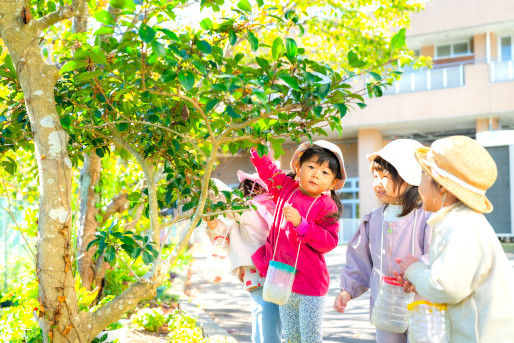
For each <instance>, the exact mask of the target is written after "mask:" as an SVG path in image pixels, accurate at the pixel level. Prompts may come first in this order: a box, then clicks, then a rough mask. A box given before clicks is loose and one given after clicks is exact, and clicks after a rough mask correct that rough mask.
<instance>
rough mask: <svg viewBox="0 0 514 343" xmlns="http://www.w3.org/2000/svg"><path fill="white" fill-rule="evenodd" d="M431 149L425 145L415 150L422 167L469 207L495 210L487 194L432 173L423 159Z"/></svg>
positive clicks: (485, 210) (415, 155)
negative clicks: (476, 191)
mask: <svg viewBox="0 0 514 343" xmlns="http://www.w3.org/2000/svg"><path fill="white" fill-rule="evenodd" d="M429 151H430V148H428V147H423V148H418V149H417V150H416V151H415V152H414V157H415V158H416V160H417V161H418V163H419V165H420V166H421V168H422V169H423V170H424V171H425V172H426V173H427V174H428V175H430V177H431V178H432V179H434V180H435V181H436V182H437V183H438V184H440V185H441V186H443V187H444V188H445V189H446V190H448V192H450V193H451V194H453V195H454V196H456V197H457V198H458V199H459V200H460V201H462V202H463V203H464V204H466V205H467V206H468V207H470V208H472V209H473V210H475V211H477V212H480V213H491V212H492V211H493V204H492V203H491V202H490V201H489V199H487V197H486V196H485V195H480V194H477V193H475V192H472V191H470V190H469V189H467V188H464V187H463V186H461V185H459V184H458V183H456V182H454V181H452V180H450V179H448V178H445V177H443V176H441V175H435V174H434V173H432V170H431V168H430V167H429V166H427V165H426V164H425V163H424V162H423V160H425V159H426V157H427V153H428V152H429Z"/></svg>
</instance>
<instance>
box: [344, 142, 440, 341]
mask: <svg viewBox="0 0 514 343" xmlns="http://www.w3.org/2000/svg"><path fill="white" fill-rule="evenodd" d="M422 146H423V145H421V143H419V142H417V141H415V140H412V139H397V140H394V141H392V142H390V143H389V144H387V145H386V146H385V147H383V148H382V149H381V150H379V151H377V152H374V153H372V154H370V155H368V160H369V161H370V166H371V172H372V173H373V178H374V181H373V190H374V192H375V196H376V197H377V198H378V200H379V201H380V202H381V203H382V204H383V206H381V207H379V208H377V209H375V210H373V211H372V212H370V213H368V214H366V215H365V216H364V218H363V219H362V221H361V224H360V226H359V228H358V229H357V231H356V232H355V234H354V236H353V237H352V239H351V240H350V241H349V242H348V247H347V252H346V265H345V266H344V267H343V269H342V271H341V276H340V280H341V292H340V293H339V295H338V296H337V297H336V299H335V302H334V309H335V310H336V311H338V312H341V313H342V312H344V310H345V308H346V305H347V303H348V302H349V301H350V300H351V299H355V298H357V297H359V296H360V295H362V294H363V293H364V292H366V291H367V290H368V289H370V290H371V299H370V314H372V313H373V308H374V305H375V303H376V300H377V295H378V291H379V287H380V283H381V280H382V279H383V280H388V278H392V277H394V276H395V275H394V272H398V271H399V266H398V265H397V264H396V262H395V261H394V259H395V258H396V257H401V256H403V255H404V254H407V253H412V254H413V255H415V256H417V257H420V256H423V255H427V254H428V247H429V243H430V228H429V226H428V225H427V223H426V222H427V219H428V218H429V216H430V215H429V213H427V212H425V211H423V209H421V208H420V207H421V203H420V199H419V193H418V186H419V184H420V181H421V167H420V166H419V165H418V163H417V162H416V160H415V159H414V151H415V150H416V149H417V148H420V147H422ZM427 257H428V256H427ZM372 322H373V323H374V324H375V325H376V326H377V329H376V339H377V342H379V343H384V342H387V343H403V342H406V341H407V334H406V333H395V332H391V331H388V330H387V328H389V327H388V326H387V325H384V324H382V325H377V324H376V322H375V321H374V320H373V316H372ZM390 329H391V330H392V328H390Z"/></svg>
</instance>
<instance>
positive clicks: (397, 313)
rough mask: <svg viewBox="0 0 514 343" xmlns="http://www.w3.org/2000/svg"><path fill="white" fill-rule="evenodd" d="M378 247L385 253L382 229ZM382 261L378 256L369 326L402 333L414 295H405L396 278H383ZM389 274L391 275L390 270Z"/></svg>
mask: <svg viewBox="0 0 514 343" xmlns="http://www.w3.org/2000/svg"><path fill="white" fill-rule="evenodd" d="M417 219H418V216H417V215H415V217H414V229H413V230H412V247H411V253H412V255H414V231H415V230H416V223H417ZM389 232H390V233H391V223H389ZM380 246H381V247H382V251H386V249H384V228H382V236H381V244H380ZM388 250H390V253H391V254H392V235H391V247H390V249H388ZM386 252H387V251H386ZM382 260H383V259H382V254H380V274H381V277H380V286H379V288H378V295H377V299H376V301H375V305H374V306H373V312H372V313H371V324H373V325H374V326H375V327H376V328H378V329H381V330H386V331H391V332H396V333H402V332H405V331H407V328H408V327H409V320H408V312H407V305H408V304H409V303H411V302H412V301H413V300H414V293H405V292H404V291H403V287H402V286H401V285H400V284H399V283H398V281H397V280H396V278H393V277H388V276H384V274H383V269H382V267H383V265H382ZM391 260H392V256H391ZM390 265H391V263H390ZM389 274H392V271H391V270H390V271H389Z"/></svg>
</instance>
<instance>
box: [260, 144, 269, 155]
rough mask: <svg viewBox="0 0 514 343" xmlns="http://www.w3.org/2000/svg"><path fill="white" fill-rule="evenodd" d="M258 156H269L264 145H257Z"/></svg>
mask: <svg viewBox="0 0 514 343" xmlns="http://www.w3.org/2000/svg"><path fill="white" fill-rule="evenodd" d="M257 154H259V157H262V156H264V155H267V154H268V147H267V146H265V145H263V144H259V145H257Z"/></svg>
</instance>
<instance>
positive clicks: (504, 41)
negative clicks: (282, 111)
mask: <svg viewBox="0 0 514 343" xmlns="http://www.w3.org/2000/svg"><path fill="white" fill-rule="evenodd" d="M500 59H501V60H502V61H510V60H512V38H511V37H510V36H506V37H501V38H500Z"/></svg>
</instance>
